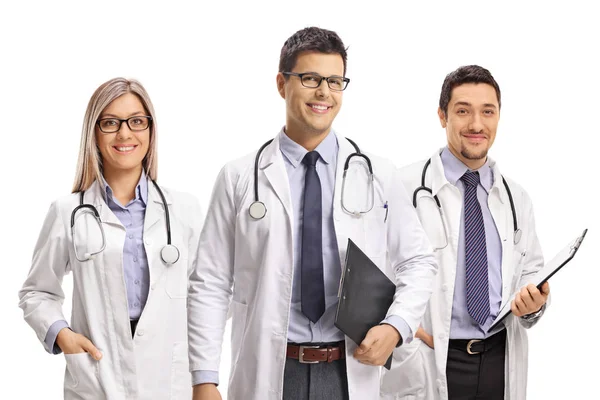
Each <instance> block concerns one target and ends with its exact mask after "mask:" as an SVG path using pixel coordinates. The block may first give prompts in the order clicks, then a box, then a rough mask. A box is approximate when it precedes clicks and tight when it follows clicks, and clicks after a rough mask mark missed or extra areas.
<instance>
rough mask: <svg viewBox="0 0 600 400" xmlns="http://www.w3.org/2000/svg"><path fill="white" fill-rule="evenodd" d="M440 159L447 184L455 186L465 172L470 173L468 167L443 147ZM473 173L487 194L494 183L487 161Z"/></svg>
mask: <svg viewBox="0 0 600 400" xmlns="http://www.w3.org/2000/svg"><path fill="white" fill-rule="evenodd" d="M440 157H441V158H442V165H443V166H444V175H446V179H447V180H448V182H450V183H451V184H453V185H454V186H456V183H457V182H458V180H459V179H460V178H461V177H462V176H463V175H464V174H465V172H467V171H470V170H469V167H467V166H466V165H465V164H463V162H462V161H460V160H459V159H458V158H456V156H455V155H454V154H452V152H451V151H450V150H449V149H448V147H445V148H444V150H442V154H441V155H440ZM474 171H477V172H479V181H480V183H481V186H482V187H483V188H484V189H485V191H486V192H488V193H489V191H490V189H491V188H492V185H493V183H494V176H493V172H492V167H491V166H490V163H489V159H486V160H485V164H483V165H482V166H481V168H479V169H476V170H474Z"/></svg>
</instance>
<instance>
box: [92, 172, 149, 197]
mask: <svg viewBox="0 0 600 400" xmlns="http://www.w3.org/2000/svg"><path fill="white" fill-rule="evenodd" d="M102 183H103V184H104V191H105V193H106V199H105V200H106V204H108V202H109V200H112V197H113V191H112V189H111V188H110V186H109V185H108V183H107V182H106V179H104V176H102ZM134 200H142V202H143V203H144V205H147V204H148V178H147V177H146V171H144V170H143V169H142V175H141V176H140V180H139V181H138V184H137V186H136V187H135V198H134Z"/></svg>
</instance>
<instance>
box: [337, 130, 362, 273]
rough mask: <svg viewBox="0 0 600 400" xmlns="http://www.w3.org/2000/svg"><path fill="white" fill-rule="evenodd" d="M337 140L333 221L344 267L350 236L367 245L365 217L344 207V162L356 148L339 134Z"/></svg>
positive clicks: (355, 241) (358, 243) (358, 242)
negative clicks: (356, 214)
mask: <svg viewBox="0 0 600 400" xmlns="http://www.w3.org/2000/svg"><path fill="white" fill-rule="evenodd" d="M337 140H338V146H339V150H338V155H337V166H336V171H335V191H334V193H333V222H334V228H335V233H336V238H337V243H338V249H339V253H340V263H341V265H342V268H344V264H345V260H346V249H347V247H348V238H352V241H353V242H354V243H356V245H357V246H358V247H359V248H361V249H363V250H364V249H365V246H366V242H365V235H364V234H361V232H362V233H364V232H366V229H364V223H365V218H364V217H355V216H354V215H350V214H348V213H347V212H345V211H344V210H343V209H342V183H343V177H344V164H345V162H346V159H347V158H348V156H349V155H350V154H352V153H355V152H356V150H355V149H354V146H352V145H351V144H350V142H349V141H348V140H347V139H345V138H344V137H340V136H338V137H337ZM346 195H348V194H346Z"/></svg>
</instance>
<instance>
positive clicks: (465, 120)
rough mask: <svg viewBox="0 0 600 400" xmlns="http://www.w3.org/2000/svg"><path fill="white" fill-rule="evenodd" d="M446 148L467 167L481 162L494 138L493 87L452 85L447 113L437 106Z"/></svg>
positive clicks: (495, 107)
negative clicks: (444, 133) (443, 130)
mask: <svg viewBox="0 0 600 400" xmlns="http://www.w3.org/2000/svg"><path fill="white" fill-rule="evenodd" d="M438 116H439V118H440V123H441V125H442V127H443V128H445V129H446V136H447V138H448V148H449V149H450V151H451V152H452V154H454V155H455V156H456V157H457V158H458V159H459V160H461V161H462V162H463V163H464V164H465V165H466V166H468V167H469V168H470V169H477V168H479V167H481V166H482V165H483V164H485V161H486V158H487V153H488V150H489V149H490V147H492V144H493V143H494V140H495V138H496V130H497V128H498V121H499V119H500V106H499V104H498V98H497V95H496V90H495V89H494V88H493V87H492V86H491V85H488V84H485V83H466V84H462V85H459V86H456V87H455V88H454V89H452V96H451V98H450V102H449V104H448V115H444V112H443V111H442V110H441V109H438Z"/></svg>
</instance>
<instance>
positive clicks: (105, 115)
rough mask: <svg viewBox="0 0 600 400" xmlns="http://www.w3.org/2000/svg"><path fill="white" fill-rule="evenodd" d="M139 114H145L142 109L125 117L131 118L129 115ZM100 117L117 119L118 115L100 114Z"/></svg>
mask: <svg viewBox="0 0 600 400" xmlns="http://www.w3.org/2000/svg"><path fill="white" fill-rule="evenodd" d="M140 114H141V115H145V113H144V112H143V111H136V112H134V113H133V114H130V115H129V117H127V118H131V117H134V116H136V115H140ZM100 118H117V119H119V118H120V117H119V116H117V115H115V114H102V115H100Z"/></svg>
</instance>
